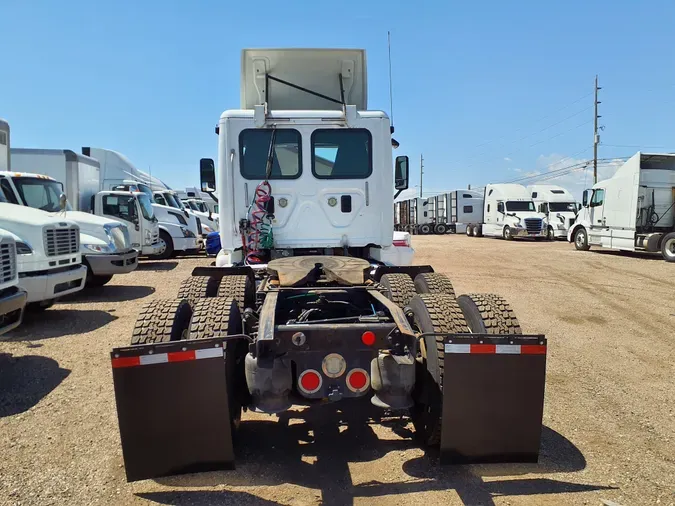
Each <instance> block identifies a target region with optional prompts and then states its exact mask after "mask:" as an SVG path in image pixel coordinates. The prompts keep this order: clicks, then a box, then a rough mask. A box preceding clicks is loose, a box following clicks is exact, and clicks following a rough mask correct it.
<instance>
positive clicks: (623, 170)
mask: <svg viewBox="0 0 675 506" xmlns="http://www.w3.org/2000/svg"><path fill="white" fill-rule="evenodd" d="M567 239H568V241H570V242H572V241H573V242H574V245H575V247H576V249H578V250H588V249H590V247H591V246H599V247H601V248H612V249H618V250H625V251H648V252H660V253H661V255H662V256H663V258H664V259H665V260H666V261H667V262H675V154H648V153H641V152H638V153H636V154H635V155H633V156H632V157H631V158H630V159H629V160H628V161H626V163H624V164H623V165H622V166H621V167H619V169H618V170H617V171H616V174H614V176H613V177H611V178H609V179H606V180H605V181H600V182H598V183H596V184H595V185H593V188H591V189H588V190H585V191H584V194H583V201H582V207H581V209H580V210H579V212H578V213H577V217H576V221H575V223H574V225H573V226H572V228H570V230H569V232H568V234H567Z"/></svg>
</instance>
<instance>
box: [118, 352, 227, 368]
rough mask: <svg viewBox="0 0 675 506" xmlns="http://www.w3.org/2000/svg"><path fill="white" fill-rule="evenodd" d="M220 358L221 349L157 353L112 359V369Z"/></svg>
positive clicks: (221, 355)
mask: <svg viewBox="0 0 675 506" xmlns="http://www.w3.org/2000/svg"><path fill="white" fill-rule="evenodd" d="M218 357H220V358H222V357H223V348H207V349H204V350H185V351H174V352H171V353H157V354H152V355H141V356H139V357H113V359H112V366H113V369H117V368H120V367H136V366H139V365H152V364H167V363H169V362H185V361H187V360H202V359H205V358H218Z"/></svg>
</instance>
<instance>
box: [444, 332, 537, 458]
mask: <svg viewBox="0 0 675 506" xmlns="http://www.w3.org/2000/svg"><path fill="white" fill-rule="evenodd" d="M444 341H445V358H444V378H443V412H442V413H443V415H442V423H443V425H442V429H441V463H443V464H464V463H488V462H537V461H538V459H539V447H540V439H541V427H542V417H543V409H544V387H545V382H546V338H545V337H544V336H541V335H531V336H524V335H519V336H514V335H508V336H498V335H487V334H485V335H481V334H453V335H448V336H446V338H445V340H444Z"/></svg>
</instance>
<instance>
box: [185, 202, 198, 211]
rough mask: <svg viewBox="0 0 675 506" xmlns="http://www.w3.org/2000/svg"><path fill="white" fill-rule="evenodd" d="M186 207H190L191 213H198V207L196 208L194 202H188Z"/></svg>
mask: <svg viewBox="0 0 675 506" xmlns="http://www.w3.org/2000/svg"><path fill="white" fill-rule="evenodd" d="M187 205H188V206H190V209H192V210H193V211H199V207H197V204H195V203H194V202H191V201H189V200H188V201H187Z"/></svg>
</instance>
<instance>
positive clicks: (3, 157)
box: [0, 118, 10, 170]
mask: <svg viewBox="0 0 675 506" xmlns="http://www.w3.org/2000/svg"><path fill="white" fill-rule="evenodd" d="M9 149H10V146H9V123H8V122H7V121H6V120H4V119H2V118H0V170H9V165H10V160H9Z"/></svg>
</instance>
